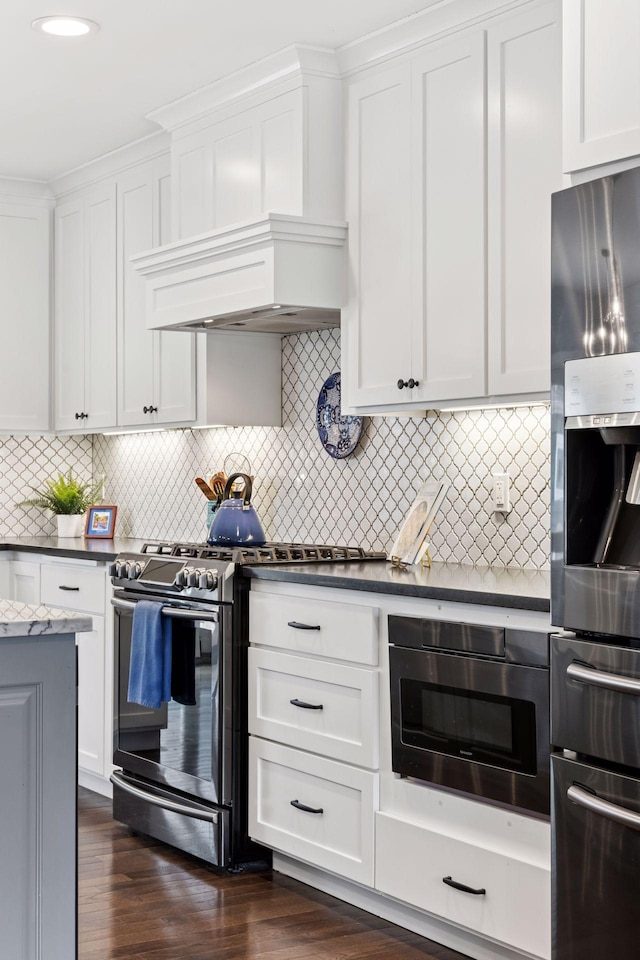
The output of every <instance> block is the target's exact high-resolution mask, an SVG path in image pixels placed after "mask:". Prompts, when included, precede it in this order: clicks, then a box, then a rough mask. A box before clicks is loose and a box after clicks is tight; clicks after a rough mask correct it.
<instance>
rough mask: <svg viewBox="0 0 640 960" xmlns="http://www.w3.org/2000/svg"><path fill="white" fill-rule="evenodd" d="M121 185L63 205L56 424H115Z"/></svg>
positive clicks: (79, 427)
mask: <svg viewBox="0 0 640 960" xmlns="http://www.w3.org/2000/svg"><path fill="white" fill-rule="evenodd" d="M115 242H116V188H115V183H104V184H101V185H100V186H98V187H96V188H92V189H90V190H88V191H87V192H86V193H82V194H81V195H79V196H76V197H74V198H72V199H69V200H65V201H63V202H61V203H58V204H57V206H56V211H55V246H54V251H55V254H54V256H55V390H54V394H55V427H56V430H61V431H65V432H66V431H78V432H81V433H89V432H92V431H94V430H102V429H105V428H108V427H115V425H116V422H117V408H116V260H115Z"/></svg>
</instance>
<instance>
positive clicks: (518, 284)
mask: <svg viewBox="0 0 640 960" xmlns="http://www.w3.org/2000/svg"><path fill="white" fill-rule="evenodd" d="M560 54H561V51H560V23H559V22H558V7H557V3H556V2H555V0H554V2H550V3H545V4H542V5H541V6H538V7H536V8H535V9H531V10H525V11H524V12H522V13H520V14H517V13H516V14H513V15H512V16H510V17H509V18H507V19H505V20H504V21H502V22H500V23H497V24H496V25H495V26H493V27H492V28H491V29H490V30H489V32H488V63H489V70H488V77H487V89H488V102H489V126H488V141H487V147H488V165H489V181H488V218H489V223H488V227H489V231H488V250H487V252H488V325H489V329H488V345H489V350H488V361H489V367H488V377H489V380H488V390H487V392H488V394H489V395H496V396H502V395H505V394H514V395H518V394H528V393H536V392H540V391H547V390H549V388H550V367H551V356H550V327H549V312H550V297H551V254H550V237H551V193H552V192H554V191H555V190H560V189H562V186H563V182H562V169H561V162H562V161H561V155H562V138H561V129H562V118H561V108H562V103H561V98H560V97H559V95H558V92H559V90H560V87H561V76H560V74H561V67H560Z"/></svg>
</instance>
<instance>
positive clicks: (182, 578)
mask: <svg viewBox="0 0 640 960" xmlns="http://www.w3.org/2000/svg"><path fill="white" fill-rule="evenodd" d="M186 572H187V571H186V568H185V569H182V570H178V572H177V573H176V576H175V580H174V581H173V585H174V587H184V586H186V584H187V577H186Z"/></svg>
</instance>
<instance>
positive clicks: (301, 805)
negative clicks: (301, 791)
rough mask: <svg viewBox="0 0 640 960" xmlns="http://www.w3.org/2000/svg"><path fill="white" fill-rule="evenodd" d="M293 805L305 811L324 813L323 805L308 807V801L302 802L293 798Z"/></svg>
mask: <svg viewBox="0 0 640 960" xmlns="http://www.w3.org/2000/svg"><path fill="white" fill-rule="evenodd" d="M291 806H292V807H295V808H296V810H304V812H305V813H324V810H323V809H322V807H308V806H307V805H306V803H300V801H299V800H292V801H291Z"/></svg>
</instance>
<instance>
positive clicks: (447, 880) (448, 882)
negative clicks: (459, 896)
mask: <svg viewBox="0 0 640 960" xmlns="http://www.w3.org/2000/svg"><path fill="white" fill-rule="evenodd" d="M442 882H443V883H446V885H447V886H448V887H453V888H454V890H462V892H463V893H472V894H473V895H474V897H483V896H484V895H485V893H486V892H487V891H486V890H485V888H484V887H480V889H479V890H474V889H473V887H468V886H467V885H466V884H465V883H458V881H457V880H452V879H451V877H443V878H442Z"/></svg>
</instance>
